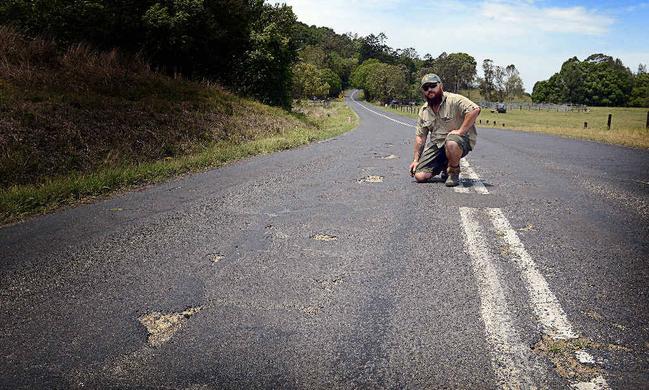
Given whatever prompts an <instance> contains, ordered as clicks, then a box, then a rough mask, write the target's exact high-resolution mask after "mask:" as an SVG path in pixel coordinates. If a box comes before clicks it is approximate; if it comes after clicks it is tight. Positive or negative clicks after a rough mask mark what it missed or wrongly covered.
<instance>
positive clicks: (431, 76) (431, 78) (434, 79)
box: [420, 73, 442, 87]
mask: <svg viewBox="0 0 649 390" xmlns="http://www.w3.org/2000/svg"><path fill="white" fill-rule="evenodd" d="M441 82H442V79H440V78H439V76H438V75H436V74H435V73H428V74H427V75H424V77H422V78H421V85H420V87H423V86H424V84H429V83H435V84H440V83H441Z"/></svg>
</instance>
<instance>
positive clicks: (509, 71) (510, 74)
mask: <svg viewBox="0 0 649 390" xmlns="http://www.w3.org/2000/svg"><path fill="white" fill-rule="evenodd" d="M524 92H525V89H524V88H523V79H521V76H520V74H519V72H518V69H516V66H514V64H511V65H507V67H505V95H506V96H507V98H509V99H511V98H515V97H520V96H522V95H523V93H524Z"/></svg>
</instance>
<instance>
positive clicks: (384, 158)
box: [381, 154, 399, 160]
mask: <svg viewBox="0 0 649 390" xmlns="http://www.w3.org/2000/svg"><path fill="white" fill-rule="evenodd" d="M397 158H399V156H396V155H394V154H390V155H388V156H383V157H381V160H394V159H397Z"/></svg>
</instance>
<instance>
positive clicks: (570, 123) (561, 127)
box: [388, 107, 649, 148]
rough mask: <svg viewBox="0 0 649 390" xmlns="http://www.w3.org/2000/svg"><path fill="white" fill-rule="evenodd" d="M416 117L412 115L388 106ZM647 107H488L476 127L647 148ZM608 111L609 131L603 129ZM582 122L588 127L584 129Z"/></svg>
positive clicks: (414, 115) (605, 127)
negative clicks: (501, 111) (582, 109)
mask: <svg viewBox="0 0 649 390" xmlns="http://www.w3.org/2000/svg"><path fill="white" fill-rule="evenodd" d="M388 110H391V111H394V112H397V113H399V114H403V115H407V116H410V117H412V118H416V117H417V115H416V114H412V113H404V112H401V111H399V110H395V109H389V108H388ZM647 111H649V109H647V108H624V107H591V108H590V109H589V111H588V112H548V111H528V110H525V109H522V110H517V109H514V110H509V111H508V112H507V113H505V114H498V113H496V112H492V110H489V109H483V110H482V112H481V113H480V117H479V123H477V126H478V127H495V128H501V129H502V128H506V129H513V130H522V131H532V132H539V133H546V134H553V135H558V136H562V137H568V138H578V139H587V140H592V141H598V142H605V143H610V144H616V145H624V146H630V147H635V148H649V130H647V129H645V123H646V120H647ZM608 114H612V115H613V117H612V120H611V130H608V129H607V125H606V124H607V119H608ZM584 122H587V123H588V128H586V129H584Z"/></svg>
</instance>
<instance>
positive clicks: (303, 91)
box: [293, 62, 330, 99]
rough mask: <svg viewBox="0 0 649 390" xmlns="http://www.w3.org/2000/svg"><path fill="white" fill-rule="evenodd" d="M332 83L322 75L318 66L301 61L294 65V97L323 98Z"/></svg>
mask: <svg viewBox="0 0 649 390" xmlns="http://www.w3.org/2000/svg"><path fill="white" fill-rule="evenodd" d="M329 89H330V85H329V84H327V82H326V81H324V80H323V79H322V77H321V72H320V70H319V69H318V67H317V66H315V65H313V64H309V63H306V62H299V63H297V64H295V65H294V66H293V97H294V98H295V99H304V98H311V97H314V96H315V97H319V98H323V97H325V96H327V94H328V93H329Z"/></svg>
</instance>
